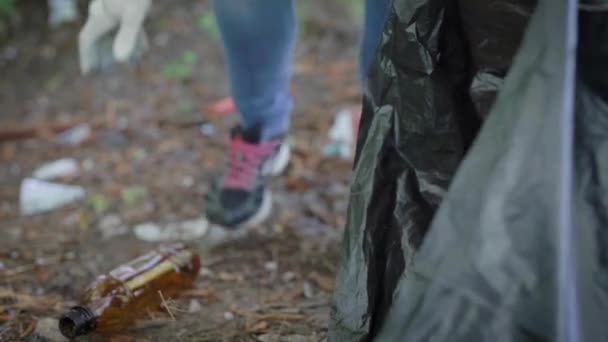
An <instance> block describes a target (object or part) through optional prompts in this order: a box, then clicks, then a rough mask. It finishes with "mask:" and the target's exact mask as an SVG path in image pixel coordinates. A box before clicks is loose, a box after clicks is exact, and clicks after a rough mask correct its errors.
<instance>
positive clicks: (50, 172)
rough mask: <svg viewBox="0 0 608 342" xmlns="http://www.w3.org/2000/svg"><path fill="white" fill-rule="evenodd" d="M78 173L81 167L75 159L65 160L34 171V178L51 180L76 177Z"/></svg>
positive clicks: (59, 160)
mask: <svg viewBox="0 0 608 342" xmlns="http://www.w3.org/2000/svg"><path fill="white" fill-rule="evenodd" d="M78 171H79V166H78V162H77V161H76V160H75V159H73V158H64V159H58V160H55V161H52V162H49V163H46V164H44V165H42V166H40V167H39V168H37V169H36V170H34V173H33V176H34V178H37V179H42V180H51V179H54V178H59V177H65V176H70V175H74V174H77V173H78Z"/></svg>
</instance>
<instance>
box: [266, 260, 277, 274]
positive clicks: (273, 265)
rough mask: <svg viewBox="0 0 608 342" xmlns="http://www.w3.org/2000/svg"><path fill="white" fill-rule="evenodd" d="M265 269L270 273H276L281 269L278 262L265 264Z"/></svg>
mask: <svg viewBox="0 0 608 342" xmlns="http://www.w3.org/2000/svg"><path fill="white" fill-rule="evenodd" d="M264 268H265V269H266V270H267V271H268V272H276V271H277V270H278V269H279V263H278V262H276V261H268V262H267V263H265V264H264Z"/></svg>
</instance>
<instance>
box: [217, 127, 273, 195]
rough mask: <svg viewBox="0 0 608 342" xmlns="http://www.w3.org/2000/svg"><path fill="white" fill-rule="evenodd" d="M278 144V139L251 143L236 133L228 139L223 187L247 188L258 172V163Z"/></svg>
mask: <svg viewBox="0 0 608 342" xmlns="http://www.w3.org/2000/svg"><path fill="white" fill-rule="evenodd" d="M279 144H280V141H279V140H271V141H267V142H262V143H259V144H251V143H248V142H246V141H245V140H243V138H242V137H240V136H238V135H237V136H235V137H233V138H232V139H230V142H229V144H228V158H229V159H228V169H227V170H226V173H225V174H224V187H226V188H236V189H249V187H250V186H251V183H252V182H253V181H254V179H255V176H256V175H257V173H258V172H260V165H261V164H262V163H263V162H264V160H266V159H267V158H268V157H270V155H271V154H272V153H273V151H274V149H275V148H276V147H277V146H278V145H279Z"/></svg>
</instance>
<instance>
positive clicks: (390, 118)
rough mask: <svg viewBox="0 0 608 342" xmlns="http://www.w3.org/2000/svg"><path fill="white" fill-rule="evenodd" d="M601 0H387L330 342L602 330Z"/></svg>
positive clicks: (605, 279)
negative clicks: (389, 4) (588, 2)
mask: <svg viewBox="0 0 608 342" xmlns="http://www.w3.org/2000/svg"><path fill="white" fill-rule="evenodd" d="M606 3H608V1H605V2H602V1H595V2H594V3H593V4H591V5H586V4H581V5H580V7H581V9H582V10H581V11H577V6H579V4H578V1H575V0H541V1H539V2H538V6H537V4H536V2H535V1H523V0H519V1H517V0H511V1H509V0H505V1H500V0H496V1H482V0H470V1H467V0H395V2H394V4H393V8H392V11H391V12H392V13H391V14H390V16H389V19H388V22H387V25H386V29H385V34H384V37H383V40H382V42H381V45H380V48H379V51H378V54H377V58H376V61H375V62H374V64H373V66H372V68H371V70H370V81H369V90H368V93H367V94H366V96H365V100H364V113H363V118H362V124H361V128H360V133H359V137H360V138H359V142H358V148H357V156H356V160H355V170H354V178H353V183H352V187H351V192H352V193H351V203H350V206H349V210H348V214H347V226H346V232H345V239H344V247H343V248H344V251H343V259H342V261H341V263H340V265H339V269H338V283H337V288H336V291H335V294H334V303H333V307H332V314H331V322H330V328H329V340H330V341H366V340H376V341H407V342H409V341H411V342H424V341H433V342H444V341H446V342H448V341H449V342H476V341H501V342H502V341H505V342H528V341H530V342H531V341H535V342H536V341H568V342H575V341H576V342H578V341H581V342H582V341H585V342H587V341H588V342H595V341H608V325H607V324H605V321H606V319H607V317H608V271H607V267H608V11H604V9H608V6H606ZM528 20H529V22H528ZM524 31H525V33H524ZM522 38H523V41H522ZM577 40H578V41H577ZM520 42H521V48H519V45H520ZM577 43H578V45H577ZM505 75H506V78H505ZM503 80H504V85H503ZM498 90H500V92H499V95H498V98H497V99H495V94H496V92H497V91H498ZM488 112H489V113H488ZM480 124H481V128H479V125H480ZM472 141H475V142H474V144H473V145H472V147H469V145H470V144H471V142H472ZM465 153H466V158H465ZM448 188H449V191H448ZM437 209H438V210H437Z"/></svg>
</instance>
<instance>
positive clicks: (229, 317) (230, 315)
mask: <svg viewBox="0 0 608 342" xmlns="http://www.w3.org/2000/svg"><path fill="white" fill-rule="evenodd" d="M224 319H225V320H227V321H232V320H234V314H233V313H232V312H230V311H226V312H224Z"/></svg>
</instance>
